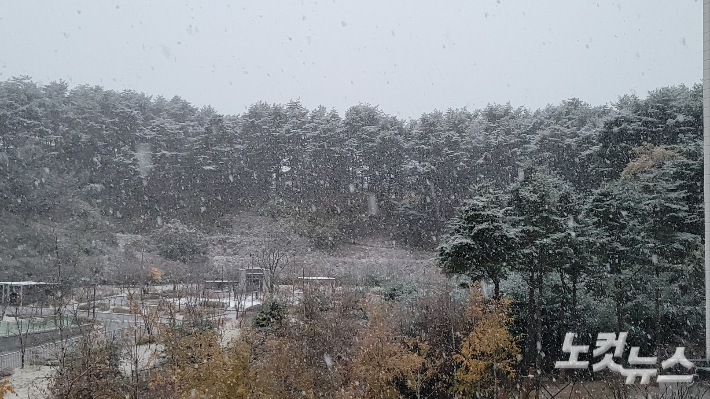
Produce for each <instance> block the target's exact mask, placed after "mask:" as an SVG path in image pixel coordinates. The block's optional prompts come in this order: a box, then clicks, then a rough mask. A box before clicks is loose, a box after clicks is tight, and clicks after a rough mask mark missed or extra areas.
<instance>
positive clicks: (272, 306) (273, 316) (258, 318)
mask: <svg viewBox="0 0 710 399" xmlns="http://www.w3.org/2000/svg"><path fill="white" fill-rule="evenodd" d="M285 318H286V306H285V305H284V304H282V303H281V302H279V301H277V300H275V299H274V300H270V301H268V302H265V303H263V304H261V305H259V306H258V308H257V312H256V314H255V315H254V320H253V321H252V324H253V325H254V327H256V328H260V329H269V328H271V327H274V326H275V325H276V324H278V325H279V326H280V325H281V323H282V322H283V320H284V319H285Z"/></svg>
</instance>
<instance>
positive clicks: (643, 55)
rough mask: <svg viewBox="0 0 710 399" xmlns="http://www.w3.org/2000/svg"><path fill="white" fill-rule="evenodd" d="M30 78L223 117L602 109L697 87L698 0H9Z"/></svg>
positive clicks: (12, 35)
mask: <svg viewBox="0 0 710 399" xmlns="http://www.w3.org/2000/svg"><path fill="white" fill-rule="evenodd" d="M19 75H29V76H31V77H33V78H34V79H35V80H36V81H38V82H40V83H48V82H50V81H52V80H59V79H63V80H65V81H67V82H69V83H70V85H71V86H72V87H74V86H76V85H79V84H91V85H94V84H98V85H102V86H104V87H105V88H108V89H115V90H123V89H133V90H137V91H141V92H145V93H147V94H150V95H156V96H157V95H163V96H165V97H168V98H170V97H172V96H174V95H179V96H181V97H183V98H184V99H186V100H188V101H190V102H191V103H193V104H194V105H197V106H202V105H208V104H209V105H212V106H213V107H214V108H216V109H217V111H219V112H221V113H227V114H236V113H241V112H244V110H245V109H246V107H248V106H249V105H250V104H252V103H254V102H257V101H266V102H269V103H274V102H275V103H285V102H287V101H289V100H291V99H300V101H301V102H302V103H303V104H304V105H305V106H306V107H308V108H315V107H316V106H318V105H324V106H326V107H327V108H333V107H334V108H336V109H337V110H338V111H340V112H341V114H342V112H343V111H345V110H346V109H347V108H348V107H350V106H352V105H356V104H358V103H360V102H367V103H370V104H372V105H379V106H380V109H382V110H383V111H385V112H387V113H389V114H392V115H397V116H399V117H402V118H410V117H412V118H416V117H418V116H420V115H421V114H422V113H424V112H430V111H432V110H434V109H439V110H446V109H447V108H458V107H464V106H466V107H468V108H469V109H473V108H480V107H483V106H485V105H486V104H488V103H493V102H496V103H505V102H508V101H510V103H511V104H512V105H514V106H520V105H523V106H526V107H529V108H532V109H535V108H539V107H544V106H545V105H546V104H549V103H552V104H557V103H559V102H560V101H562V100H564V99H567V98H570V97H577V98H580V99H582V100H583V101H586V102H589V103H591V104H594V105H597V104H605V103H609V102H613V101H616V100H617V98H618V97H619V96H620V95H622V94H629V93H636V94H638V95H640V96H642V97H643V96H645V94H646V92H647V91H648V90H652V89H655V88H658V87H662V86H667V85H676V84H681V83H683V84H686V85H693V84H695V83H701V79H702V2H701V1H698V0H672V1H669V0H623V1H621V2H612V1H596V2H593V1H570V0H555V1H547V0H537V1H530V0H499V1H496V0H468V1H457V2H456V1H427V2H424V1H413V0H401V1H389V0H386V1H383V0H365V1H363V0H359V1H343V0H319V1H307V0H296V1H244V2H217V1H212V2H207V1H188V2H187V3H185V2H180V3H178V2H176V1H117V0H116V1H95V0H86V1H74V0H71V1H61V2H55V1H46V2H40V1H14V0H0V80H5V79H7V78H9V77H11V76H19Z"/></svg>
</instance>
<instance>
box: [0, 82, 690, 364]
mask: <svg viewBox="0 0 710 399" xmlns="http://www.w3.org/2000/svg"><path fill="white" fill-rule="evenodd" d="M701 99H702V87H701V86H700V85H696V86H694V87H692V88H688V87H685V86H676V87H666V88H660V89H657V90H655V91H652V92H650V93H649V94H648V96H647V98H645V99H641V98H638V97H637V96H635V95H625V96H622V97H620V98H619V100H618V101H617V102H616V103H614V104H612V105H609V106H598V107H594V106H590V105H589V104H586V103H584V102H582V101H580V100H578V99H569V100H565V101H562V102H561V103H559V104H558V105H550V106H548V107H546V108H544V109H540V110H535V111H533V110H528V109H525V108H514V107H512V106H510V105H500V104H492V105H488V106H487V107H485V108H483V109H479V110H467V109H449V110H447V111H436V110H434V111H432V112H430V113H427V114H423V115H422V116H421V117H419V118H418V119H413V120H402V119H398V118H396V117H393V116H390V115H387V114H386V113H385V112H383V111H382V110H380V109H378V108H377V107H374V106H371V105H368V104H360V105H356V106H353V107H352V108H350V109H348V110H347V111H346V112H345V114H344V115H339V114H338V113H337V112H336V111H333V110H328V109H327V108H324V107H319V108H316V109H314V110H308V109H306V108H305V107H304V106H302V105H301V104H300V103H298V102H295V101H294V102H289V103H287V104H284V105H280V104H273V105H272V104H266V103H257V104H254V105H252V106H251V107H249V109H248V110H247V111H246V112H245V113H244V114H241V115H220V114H218V113H217V112H215V110H213V109H212V108H209V107H204V108H197V107H194V106H192V105H190V104H189V103H188V102H187V101H185V100H183V99H181V98H179V97H174V98H172V99H165V98H163V97H151V96H148V95H146V94H142V93H137V92H134V91H123V92H116V91H111V90H105V89H103V88H101V87H91V86H77V87H74V88H69V86H68V85H67V84H66V83H64V82H53V83H49V84H46V85H40V84H37V83H35V82H33V81H32V80H31V79H30V78H27V77H20V78H13V79H9V80H6V81H4V82H0V192H1V195H0V223H1V224H2V227H0V268H1V269H2V270H0V273H2V274H1V276H2V277H1V278H2V279H26V278H35V279H51V278H54V277H55V276H56V268H57V264H58V263H61V262H63V264H65V265H70V264H72V262H73V263H74V264H77V263H78V262H79V261H80V260H82V259H83V261H84V262H85V263H87V262H86V260H87V259H89V260H90V259H92V257H98V256H100V255H101V254H102V252H103V251H106V249H107V248H109V247H111V246H115V245H117V244H116V241H115V236H114V234H115V233H118V232H129V233H140V234H156V235H160V234H161V233H160V231H161V230H164V226H166V225H167V224H169V223H173V225H174V224H175V223H176V222H175V221H179V222H177V223H181V224H183V225H185V226H191V228H194V229H197V230H209V229H214V228H219V226H220V223H222V221H223V220H224V218H225V217H226V216H228V215H230V214H233V213H234V212H237V211H239V210H257V211H258V212H261V213H263V214H267V215H270V216H273V217H274V218H277V219H284V220H289V221H291V222H292V225H293V226H294V229H295V230H296V232H297V233H299V234H301V235H302V236H304V237H307V238H308V239H309V240H311V242H312V243H313V245H314V246H319V247H325V248H334V247H337V245H338V243H340V242H343V241H346V240H349V239H354V238H358V237H367V236H375V237H379V238H384V239H387V240H391V241H394V242H396V243H399V244H404V245H408V246H412V247H421V248H425V249H429V250H432V249H434V248H437V253H438V256H439V258H438V259H439V263H440V265H441V267H442V268H443V270H444V271H445V272H447V273H450V274H458V275H464V276H468V277H470V278H471V279H472V280H476V279H485V280H486V281H489V282H491V287H492V288H493V290H494V293H493V294H492V296H493V297H495V298H498V297H499V296H509V297H511V298H513V300H514V302H513V305H512V306H513V307H512V309H513V314H514V316H515V324H514V326H513V330H514V332H516V333H519V334H522V335H521V337H522V341H520V342H519V343H518V345H519V346H520V347H521V349H522V353H523V355H524V358H525V362H526V364H530V365H537V366H538V367H540V368H543V369H545V368H546V369H549V368H550V367H551V365H552V364H553V363H554V361H555V360H560V359H561V358H562V357H565V356H566V355H565V354H562V353H560V343H561V342H562V339H563V338H564V334H565V332H567V331H579V332H585V333H586V334H588V335H586V338H585V339H586V340H587V342H586V343H585V344H593V341H592V340H593V337H596V335H593V334H596V332H599V331H604V330H607V331H611V330H614V331H617V332H619V331H629V334H630V340H631V339H632V338H633V339H636V340H637V341H635V344H636V345H641V346H642V349H643V350H646V351H649V352H655V353H658V354H660V353H661V352H660V350H661V348H664V350H671V349H670V346H671V345H678V346H680V345H687V346H688V347H690V348H691V349H692V348H693V347H695V346H697V345H698V344H699V343H700V341H701V340H700V339H699V338H698V337H699V336H700V334H701V332H702V330H703V326H702V324H701V323H702V312H701V310H702V309H700V304H701V301H702V296H701V295H699V294H697V293H699V292H701V290H702V287H703V280H702V275H701V274H702V271H701V264H702V261H701V259H702V253H701V249H702V247H701V237H702V225H703V213H702V186H701V185H702V181H703V178H702V166H703V165H702V116H703V114H702V102H701ZM60 225H61V226H62V227H61V229H60V228H59V226H60ZM183 227H184V226H183ZM184 228H186V227H184ZM60 230H61V232H60V233H57V231H60ZM175 240H176V239H173V241H175ZM60 243H61V245H60ZM189 245H192V244H190V243H189V242H188V243H186V244H185V246H189ZM183 247H184V246H183ZM173 249H174V248H173ZM177 252H178V253H171V252H170V250H165V249H161V253H162V254H163V255H164V256H166V257H169V258H170V259H173V260H176V261H182V262H185V263H189V262H190V261H194V257H195V256H198V255H199V256H202V255H204V251H203V250H202V249H200V248H199V246H197V247H195V248H192V249H190V250H189V251H186V252H185V251H182V252H181V251H179V250H178V251H177ZM88 263H91V262H88ZM88 267H89V268H91V267H94V268H96V267H97V266H88ZM92 270H93V269H92ZM452 331H453V330H452ZM641 340H643V344H641ZM691 349H689V352H688V353H690V350H691ZM649 352H646V353H649ZM664 353H665V352H664Z"/></svg>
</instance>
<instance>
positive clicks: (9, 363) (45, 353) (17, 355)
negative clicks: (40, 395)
mask: <svg viewBox="0 0 710 399" xmlns="http://www.w3.org/2000/svg"><path fill="white" fill-rule="evenodd" d="M139 329H140V328H139ZM140 330H141V331H140V333H141V334H142V329H140ZM129 331H133V328H119V329H115V330H111V331H104V332H103V334H102V335H103V339H106V340H119V339H122V338H124V337H125V336H126V334H127V333H128V332H129ZM82 338H83V337H82V336H77V337H72V338H68V339H65V340H64V345H63V346H62V342H61V341H59V342H51V343H48V344H44V345H39V346H33V347H30V348H27V349H26V350H25V365H52V364H53V363H55V362H56V361H58V360H59V357H60V354H61V351H62V347H63V348H64V349H65V350H71V349H72V348H73V347H74V345H75V344H76V343H77V342H79V340H81V339H82ZM21 366H22V351H14V352H8V353H3V354H0V369H4V368H18V367H21Z"/></svg>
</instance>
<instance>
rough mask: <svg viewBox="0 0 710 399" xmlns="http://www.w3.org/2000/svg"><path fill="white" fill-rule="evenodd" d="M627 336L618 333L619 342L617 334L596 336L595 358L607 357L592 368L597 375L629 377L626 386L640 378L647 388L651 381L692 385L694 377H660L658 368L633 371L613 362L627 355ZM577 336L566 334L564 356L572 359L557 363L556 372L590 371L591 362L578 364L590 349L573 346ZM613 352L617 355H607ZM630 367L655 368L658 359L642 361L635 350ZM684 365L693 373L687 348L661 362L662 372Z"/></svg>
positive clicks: (631, 356)
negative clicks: (605, 372)
mask: <svg viewBox="0 0 710 399" xmlns="http://www.w3.org/2000/svg"><path fill="white" fill-rule="evenodd" d="M626 335H627V333H625V332H622V333H619V337H618V338H617V336H616V334H614V333H599V335H597V348H596V349H594V351H593V352H592V356H593V357H598V356H601V355H604V358H603V359H601V360H600V361H599V362H597V363H594V364H592V370H593V371H594V372H597V371H601V370H604V369H609V370H611V371H614V372H617V373H619V374H621V375H623V376H624V377H626V383H627V384H633V383H634V382H636V377H640V378H641V384H648V383H649V382H650V381H651V377H656V382H663V383H669V382H693V377H694V374H683V375H669V374H663V375H660V374H659V373H658V368H657V367H656V368H648V367H633V368H624V367H623V366H622V365H620V364H617V363H615V362H614V358H620V357H622V355H623V354H624V346H625V345H626ZM576 337H577V334H575V333H570V332H568V333H567V334H565V342H564V343H563V344H562V352H565V353H569V359H568V360H565V361H558V362H555V368H556V369H586V368H587V367H589V362H588V361H582V360H579V354H580V353H588V352H589V345H574V343H573V341H574V339H575V338H576ZM612 348H614V353H607V352H609V351H610V350H611V349H612ZM628 361H629V365H631V366H656V365H657V364H658V358H657V357H639V347H638V346H634V347H632V348H631V350H630V351H629V358H628ZM678 364H679V365H681V366H683V367H684V368H686V369H689V370H693V369H694V368H695V365H694V364H693V362H691V361H690V360H688V359H686V357H685V348H684V347H678V348H676V350H675V353H674V354H673V356H671V357H670V358H669V359H666V360H664V361H663V362H661V369H662V370H666V369H669V368H671V367H673V366H675V365H678Z"/></svg>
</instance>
